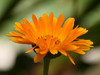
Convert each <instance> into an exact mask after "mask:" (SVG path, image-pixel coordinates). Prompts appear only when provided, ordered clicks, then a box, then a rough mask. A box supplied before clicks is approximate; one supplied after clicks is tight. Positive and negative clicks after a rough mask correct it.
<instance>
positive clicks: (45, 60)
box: [43, 58, 50, 75]
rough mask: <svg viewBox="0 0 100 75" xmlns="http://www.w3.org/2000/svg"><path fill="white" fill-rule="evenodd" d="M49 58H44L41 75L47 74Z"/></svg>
mask: <svg viewBox="0 0 100 75" xmlns="http://www.w3.org/2000/svg"><path fill="white" fill-rule="evenodd" d="M49 63H50V58H44V71H43V75H48V71H49Z"/></svg>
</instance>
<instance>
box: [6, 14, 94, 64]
mask: <svg viewBox="0 0 100 75" xmlns="http://www.w3.org/2000/svg"><path fill="white" fill-rule="evenodd" d="M32 20H33V22H31V23H30V22H28V21H27V20H26V19H25V18H24V21H23V23H20V22H19V23H18V22H15V30H16V31H19V32H20V33H17V32H14V31H12V32H9V33H10V34H8V35H7V36H10V37H14V38H12V39H11V40H12V41H14V42H16V43H20V44H32V45H35V46H34V47H33V48H31V49H29V50H28V51H26V52H25V53H28V52H31V51H32V50H33V49H34V50H35V51H36V53H37V55H36V56H35V58H34V62H35V63H37V62H39V61H41V60H42V59H43V58H44V57H45V56H46V55H47V53H48V52H50V53H51V54H52V55H55V54H58V52H60V53H61V54H63V55H65V56H68V57H69V59H70V60H71V62H72V63H73V64H75V63H74V61H73V59H72V57H71V56H70V54H69V53H68V51H72V52H76V53H79V54H85V52H84V51H88V50H90V47H93V46H91V45H92V44H93V42H92V41H90V40H84V39H77V37H79V36H81V35H83V34H85V33H87V32H88V30H86V29H84V28H82V27H78V26H76V27H75V28H74V29H73V26H74V21H75V19H74V18H68V19H67V20H66V21H65V23H64V25H63V27H62V28H61V26H62V24H63V21H64V14H61V15H60V16H59V17H58V19H56V18H55V17H54V15H53V13H50V15H49V16H48V15H47V14H43V16H42V17H40V18H39V20H37V18H36V16H35V15H32Z"/></svg>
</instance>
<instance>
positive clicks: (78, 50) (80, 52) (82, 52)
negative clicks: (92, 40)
mask: <svg viewBox="0 0 100 75" xmlns="http://www.w3.org/2000/svg"><path fill="white" fill-rule="evenodd" d="M73 52H76V53H79V54H85V52H84V51H83V50H81V49H77V50H74V51H73Z"/></svg>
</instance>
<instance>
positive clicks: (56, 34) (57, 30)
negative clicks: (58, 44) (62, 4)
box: [54, 14, 64, 37]
mask: <svg viewBox="0 0 100 75" xmlns="http://www.w3.org/2000/svg"><path fill="white" fill-rule="evenodd" d="M63 21H64V14H61V15H60V16H59V17H58V20H57V23H56V27H55V31H54V36H55V37H57V36H58V34H59V32H60V29H61V26H62V24H63Z"/></svg>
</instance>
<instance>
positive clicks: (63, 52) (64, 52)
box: [59, 49, 67, 56]
mask: <svg viewBox="0 0 100 75" xmlns="http://www.w3.org/2000/svg"><path fill="white" fill-rule="evenodd" d="M59 52H60V53H62V54H63V55H65V56H67V53H66V51H64V50H63V49H60V50H59Z"/></svg>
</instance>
